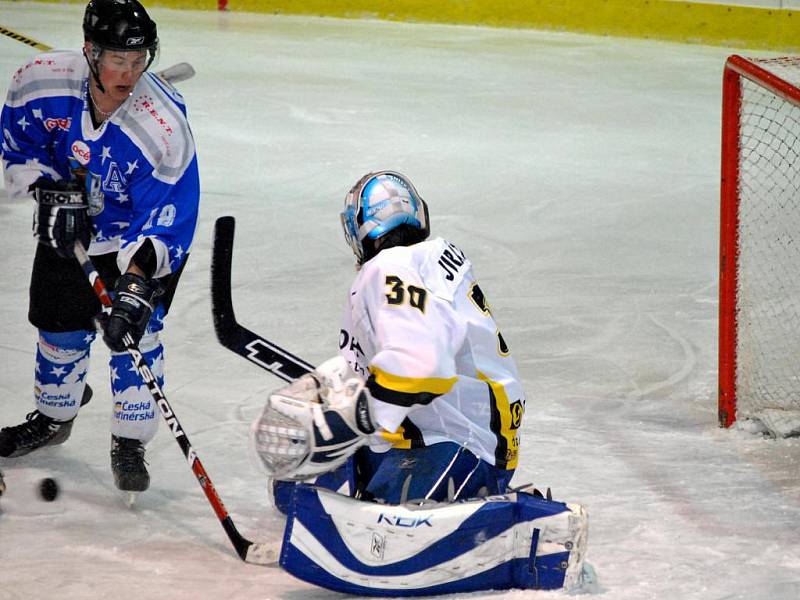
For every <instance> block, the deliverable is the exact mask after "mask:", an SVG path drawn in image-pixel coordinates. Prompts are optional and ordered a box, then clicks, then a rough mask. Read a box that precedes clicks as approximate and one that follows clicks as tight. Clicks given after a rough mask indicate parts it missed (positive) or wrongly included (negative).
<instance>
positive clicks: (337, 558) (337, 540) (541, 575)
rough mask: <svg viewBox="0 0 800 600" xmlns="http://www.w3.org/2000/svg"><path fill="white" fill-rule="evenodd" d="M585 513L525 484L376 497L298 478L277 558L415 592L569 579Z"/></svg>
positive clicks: (333, 581)
mask: <svg viewBox="0 0 800 600" xmlns="http://www.w3.org/2000/svg"><path fill="white" fill-rule="evenodd" d="M586 529H587V517H586V512H585V510H584V509H583V508H582V507H580V506H578V505H566V504H563V503H560V502H553V501H548V500H544V499H541V498H535V497H534V496H531V495H529V494H524V493H516V494H509V495H503V496H490V497H488V498H484V499H479V500H471V501H467V502H458V503H454V504H434V505H430V504H424V505H421V506H419V505H416V506H415V505H385V504H376V503H370V502H362V501H359V500H354V499H352V498H348V497H346V496H342V495H340V494H335V493H333V492H329V491H327V490H322V489H319V488H315V487H312V486H309V485H302V484H301V485H297V486H296V487H295V490H294V495H293V498H292V503H291V511H290V513H289V519H288V521H287V524H286V530H285V532H284V539H283V548H282V550H281V558H280V564H281V566H282V567H283V568H284V569H285V570H286V571H288V572H289V573H291V574H292V575H294V576H295V577H297V578H299V579H302V580H304V581H307V582H309V583H313V584H315V585H318V586H321V587H325V588H328V589H331V590H335V591H338V592H344V593H350V594H361V595H371V596H376V595H377V596H418V595H429V594H443V593H453V592H471V591H478V590H488V589H496V590H500V589H510V588H523V589H555V588H561V587H570V586H572V585H573V584H574V583H575V582H576V581H577V580H578V579H579V574H580V572H581V569H582V561H583V554H584V551H585V544H586Z"/></svg>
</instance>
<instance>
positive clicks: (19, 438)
mask: <svg viewBox="0 0 800 600" xmlns="http://www.w3.org/2000/svg"><path fill="white" fill-rule="evenodd" d="M91 397H92V388H90V387H89V386H88V385H87V386H86V387H85V388H84V390H83V398H81V406H83V405H84V404H86V403H88V402H89V400H90V399H91ZM73 421H75V417H73V418H71V419H70V420H68V421H56V420H55V419H51V418H50V417H48V416H47V415H43V414H42V413H40V412H39V411H38V410H35V411H33V412H31V413H28V414H27V416H26V417H25V422H24V423H21V424H19V425H14V426H13V427H4V428H3V429H1V430H0V456H5V457H10V458H13V457H15V456H23V455H25V454H28V453H29V452H33V451H34V450H36V449H37V448H42V447H44V446H56V445H58V444H63V443H64V442H66V441H67V439H69V434H70V433H72V423H73Z"/></svg>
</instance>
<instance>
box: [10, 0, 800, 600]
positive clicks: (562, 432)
mask: <svg viewBox="0 0 800 600" xmlns="http://www.w3.org/2000/svg"><path fill="white" fill-rule="evenodd" d="M81 10H82V8H81V7H80V6H65V5H42V4H29V3H18V2H14V3H8V2H0V15H1V16H0V23H1V24H2V25H4V26H6V27H9V28H11V29H14V30H16V31H19V32H22V33H24V34H27V35H29V36H31V37H33V38H36V39H39V40H41V41H43V42H45V43H48V44H51V45H54V46H57V47H70V48H77V47H79V45H80V43H81V41H82V38H81V33H80V17H81ZM152 12H153V15H154V16H155V18H156V19H157V21H158V25H159V34H160V38H161V40H162V53H161V59H160V65H161V66H162V67H165V66H168V65H169V64H172V63H174V62H178V61H190V62H192V63H193V64H194V66H195V68H196V70H197V76H196V77H195V78H194V79H192V80H191V81H187V82H185V83H183V84H181V85H180V89H181V90H182V92H183V93H184V95H185V97H186V99H187V102H188V105H189V110H190V119H191V124H192V126H193V130H194V133H195V136H196V140H197V145H198V155H199V160H200V167H201V178H202V189H203V195H202V213H201V219H200V225H199V229H198V231H197V237H196V240H195V244H194V247H193V251H192V256H191V259H190V261H189V264H188V266H187V269H186V272H185V273H184V276H183V279H182V281H181V285H180V288H179V290H178V294H177V297H176V299H175V302H174V305H173V309H172V312H171V314H170V316H169V319H168V324H167V330H166V334H165V336H164V338H165V343H166V347H167V364H166V371H167V385H166V393H167V396H168V397H169V400H170V402H171V403H172V404H173V407H174V408H175V411H176V413H177V414H178V417H179V418H180V420H181V422H182V424H183V425H184V427H185V429H186V431H187V433H188V435H189V439H190V440H191V441H192V443H193V445H194V447H195V449H196V451H197V452H198V454H199V456H200V459H201V460H202V461H203V463H204V465H205V467H206V469H207V471H208V473H209V475H210V476H211V478H212V480H213V482H214V483H215V484H216V487H217V489H218V491H219V493H220V495H221V496H222V498H223V500H224V502H225V504H226V506H227V508H228V509H229V510H230V512H231V514H232V516H233V519H234V521H235V523H236V526H237V527H238V528H239V530H240V531H241V532H242V533H243V534H244V535H245V536H248V537H250V538H251V539H255V540H258V541H271V542H272V541H274V542H275V543H277V542H278V540H279V538H280V534H281V531H282V520H281V518H279V517H278V516H277V515H276V514H275V513H274V512H273V511H272V510H271V509H270V508H269V507H268V505H267V503H266V498H265V492H264V482H263V478H262V477H261V475H260V473H259V471H258V470H257V469H256V467H255V465H254V464H253V463H251V461H250V459H249V457H248V450H247V434H248V426H249V423H250V421H251V419H252V418H253V416H254V415H255V414H256V412H257V411H258V410H259V409H260V407H261V406H262V403H263V399H264V396H265V394H266V393H267V392H268V391H269V390H271V389H273V388H275V387H277V386H278V385H279V384H280V382H279V381H278V380H277V379H275V378H273V377H272V376H270V375H268V374H266V373H265V372H263V371H260V370H259V369H257V368H256V367H254V366H253V365H251V364H249V363H248V362H246V361H244V360H242V359H241V358H239V357H238V356H236V355H234V354H232V353H230V352H229V351H227V350H225V349H224V348H223V347H222V346H220V345H219V344H218V343H217V342H216V340H215V337H214V333H213V330H212V324H211V314H210V301H209V258H210V257H209V250H210V244H211V230H212V225H213V222H214V220H215V218H216V217H218V216H221V215H226V214H231V215H234V216H235V217H237V219H238V232H237V239H236V249H235V257H234V290H233V294H234V301H235V304H236V309H237V313H238V317H239V319H240V321H241V322H243V323H244V324H245V325H247V326H248V327H249V328H251V329H253V330H255V331H257V332H259V333H261V334H262V335H265V336H266V337H268V338H270V339H272V340H274V341H275V342H277V343H278V344H281V345H283V346H284V347H286V348H287V349H289V350H290V351H293V352H294V353H296V354H299V355H300V356H302V357H304V358H305V359H306V360H308V361H310V362H315V363H316V362H319V361H322V360H324V359H326V358H328V357H330V356H332V355H333V354H335V352H336V349H337V338H338V318H339V313H340V305H341V303H342V302H343V301H344V299H345V295H346V293H347V289H348V287H349V283H350V279H351V278H352V276H353V274H354V272H353V261H352V256H351V254H350V251H349V249H348V247H347V246H346V245H345V243H344V241H343V239H342V235H341V232H340V229H339V217H338V211H339V209H340V206H341V202H342V200H343V198H344V194H345V192H346V191H347V189H348V187H349V186H350V185H351V184H352V183H353V182H354V181H355V180H356V179H358V177H359V176H361V175H362V174H363V173H365V172H367V171H369V170H373V169H383V168H393V169H397V170H400V171H402V172H404V173H406V174H408V175H409V176H410V177H411V178H412V179H413V181H414V182H415V183H416V184H417V186H418V187H419V189H420V190H421V192H422V194H423V195H424V197H425V198H426V199H427V200H428V202H429V204H430V208H431V213H432V221H433V228H434V231H435V232H436V233H437V234H441V235H443V236H445V237H447V238H449V239H451V240H452V241H454V242H455V243H457V244H458V245H460V246H461V247H462V248H463V249H464V250H465V251H466V252H467V254H468V255H469V256H470V257H471V258H472V260H473V262H474V263H475V264H476V267H477V274H478V276H479V278H480V281H481V283H482V287H483V288H484V290H485V291H486V292H487V296H488V297H489V299H490V301H491V303H492V306H493V308H494V310H495V314H496V317H497V320H498V322H499V324H500V326H501V330H502V332H503V334H504V336H505V338H506V340H507V341H508V343H509V345H510V347H511V348H512V350H513V352H514V354H515V356H516V359H517V363H518V366H519V368H520V371H521V375H522V377H523V379H524V382H525V387H526V389H527V393H528V397H529V401H528V412H527V415H526V422H525V425H524V430H523V439H524V445H523V449H522V451H523V455H522V465H521V467H520V468H519V469H518V471H517V474H516V476H515V482H516V483H519V484H521V483H526V482H533V483H535V484H536V485H537V486H539V487H541V488H546V487H551V488H552V489H553V493H554V494H555V497H556V498H557V499H562V500H568V501H571V502H580V503H582V504H584V505H586V506H587V507H588V509H589V513H590V524H591V528H590V541H589V551H588V561H589V562H590V563H591V564H592V565H593V566H594V568H595V569H596V571H597V574H598V576H599V587H598V588H597V589H595V590H594V591H593V592H592V593H591V594H590V596H594V597H597V598H598V599H599V598H603V599H604V600H605V599H609V600H610V599H613V600H642V599H649V598H656V599H673V598H681V599H696V600H709V599H714V600H721V599H728V598H770V599H773V600H784V599H785V600H794V599H796V598H798V597H800V479H799V478H798V471H799V470H800V441H798V440H783V441H774V440H768V439H764V438H761V437H757V436H753V435H751V434H747V433H745V432H743V431H737V430H732V431H728V430H721V429H719V428H718V427H717V424H716V382H717V378H716V351H717V341H716V335H717V257H718V249H717V244H718V241H717V240H718V218H719V210H718V189H719V146H720V107H721V99H720V88H721V85H720V84H721V75H722V67H723V63H724V60H725V58H726V56H727V55H729V54H730V53H732V50H729V49H725V48H713V47H706V46H697V45H695V46H684V45H677V44H667V43H659V42H651V41H642V40H622V39H615V38H603V37H588V36H578V35H571V34H559V33H541V32H534V31H521V30H502V29H488V28H479V27H449V26H432V25H422V24H414V25H410V24H397V23H384V22H375V21H369V20H364V21H348V20H332V19H318V18H292V17H279V16H257V15H244V14H218V13H215V12H177V11H168V10H157V9H153V11H152ZM33 54H34V50H33V49H31V48H29V47H27V46H25V45H23V44H20V43H18V42H16V41H13V40H11V39H9V38H7V37H2V38H0V73H1V74H2V82H3V83H2V85H4V86H5V85H7V81H8V80H10V76H11V74H12V72H13V70H14V69H16V68H17V67H18V66H20V65H21V64H23V63H24V62H25V61H26V60H27V59H28V58H29V57H31V56H32V55H33ZM2 92H3V94H2V95H3V96H4V95H5V87H4V88H2ZM2 196H3V198H2V203H0V265H1V268H2V283H1V284H0V285H2V288H1V291H0V299H2V302H0V364H2V370H1V371H0V373H2V376H1V377H0V387H1V389H2V401H0V424H2V425H11V424H15V423H18V422H20V421H21V420H22V419H23V418H24V416H25V413H27V412H28V411H31V410H33V408H34V407H33V402H32V393H31V388H32V381H33V363H34V344H35V342H36V333H35V331H34V329H33V328H32V327H31V326H30V325H29V324H28V323H27V320H26V310H27V282H28V277H29V270H30V265H31V258H32V255H33V250H34V242H33V240H32V239H31V234H30V222H31V206H30V205H29V204H27V203H23V204H19V203H15V204H12V203H11V202H9V201H8V199H7V198H6V197H5V193H4V192H3V193H2ZM106 358H107V351H106V350H105V349H104V348H103V347H102V344H101V343H100V342H98V343H96V344H95V350H94V355H93V370H92V372H91V375H90V377H89V381H90V383H91V385H92V386H93V387H94V389H95V390H96V393H95V397H94V399H93V400H92V402H91V404H89V405H88V406H87V407H85V408H84V409H83V410H82V411H81V413H80V416H79V417H78V419H77V421H76V425H75V428H74V430H73V434H72V438H71V439H70V440H69V442H68V443H67V444H65V445H63V446H60V447H57V448H51V449H46V450H44V451H41V452H38V453H34V454H31V455H29V456H27V457H23V458H19V459H14V460H4V461H3V462H2V463H1V464H0V466H1V467H2V469H3V471H4V472H5V474H6V480H7V484H8V487H9V489H8V492H7V494H6V495H5V496H4V497H3V498H2V499H1V500H0V505H1V506H2V509H1V510H2V514H0V598H2V599H3V600H11V599H14V600H17V599H19V600H23V599H24V600H28V599H30V598H42V599H51V598H52V599H58V600H69V599H85V598H93V599H99V598H113V599H114V600H128V599H130V600H142V599H156V598H158V599H161V598H164V599H170V600H183V599H186V600H189V599H192V600H194V599H206V598H208V599H218V598H225V599H226V600H239V599H247V600H251V599H264V598H282V599H285V600H300V599H310V598H338V597H340V596H339V595H337V594H334V593H332V592H326V591H324V590H320V589H315V588H312V587H311V586H308V585H306V584H304V583H302V582H300V581H298V580H296V579H294V578H292V577H291V576H289V575H287V574H285V573H283V572H281V571H279V570H276V569H269V568H264V567H257V566H251V565H247V564H244V563H242V562H241V561H240V560H239V559H238V558H237V556H236V555H235V554H234V553H233V551H232V549H231V547H230V545H229V543H228V540H227V538H226V536H225V534H224V532H223V531H222V529H221V527H220V525H219V523H218V522H217V519H216V517H215V515H214V513H213V512H212V510H211V508H210V506H209V505H208V503H207V501H206V499H205V497H204V496H203V494H202V491H201V489H200V487H199V486H198V484H197V482H196V481H195V479H194V477H193V475H192V473H191V472H190V470H189V467H188V465H187V464H186V462H185V460H184V458H183V456H182V454H181V452H180V450H179V448H178V447H177V444H176V443H175V441H174V440H173V438H172V436H171V435H169V433H168V432H167V431H166V428H164V427H163V426H162V428H161V431H160V433H159V435H158V437H157V438H156V439H155V440H154V442H153V443H152V444H151V445H150V446H149V448H148V460H149V463H150V471H151V473H152V478H153V481H152V486H151V489H150V491H148V492H147V493H145V494H142V495H141V496H140V498H139V500H138V502H137V504H136V506H135V507H134V508H133V509H132V510H129V509H128V508H126V506H125V505H124V502H123V499H122V498H121V497H120V495H119V493H118V492H117V491H116V490H115V488H114V485H113V482H112V478H111V474H110V471H109V458H108V447H109V420H110V410H111V407H110V402H109V392H108V387H107V368H106V365H105V361H106ZM46 476H50V477H55V478H56V479H57V480H58V481H59V482H60V483H61V488H62V489H61V495H60V497H59V498H58V500H57V501H55V502H53V503H50V504H47V503H44V502H42V501H40V500H38V499H37V498H36V494H35V485H36V482H37V481H38V480H39V479H41V478H42V477H46ZM563 596H564V595H563V593H561V592H532V591H528V592H522V591H517V592H513V593H491V592H486V593H481V594H474V595H469V596H468V597H470V598H492V599H494V598H501V597H502V598H505V597H512V598H542V599H545V598H561V597H563Z"/></svg>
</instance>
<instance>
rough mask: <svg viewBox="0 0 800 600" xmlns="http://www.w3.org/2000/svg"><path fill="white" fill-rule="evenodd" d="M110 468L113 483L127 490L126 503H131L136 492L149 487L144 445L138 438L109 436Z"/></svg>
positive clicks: (124, 490)
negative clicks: (112, 474)
mask: <svg viewBox="0 0 800 600" xmlns="http://www.w3.org/2000/svg"><path fill="white" fill-rule="evenodd" d="M111 470H112V471H113V473H114V485H116V486H117V488H118V489H119V490H121V491H123V492H128V498H127V500H128V505H133V503H134V502H135V501H136V496H137V495H138V493H139V492H143V491H145V490H146V489H147V488H149V487H150V474H149V473H148V472H147V467H146V466H145V461H144V445H143V444H142V442H140V441H139V440H134V439H131V438H124V437H119V436H116V435H112V436H111Z"/></svg>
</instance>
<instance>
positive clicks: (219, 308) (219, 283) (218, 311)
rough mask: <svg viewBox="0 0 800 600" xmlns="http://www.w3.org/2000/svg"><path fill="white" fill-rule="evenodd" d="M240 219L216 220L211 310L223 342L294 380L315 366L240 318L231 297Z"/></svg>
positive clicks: (270, 369)
mask: <svg viewBox="0 0 800 600" xmlns="http://www.w3.org/2000/svg"><path fill="white" fill-rule="evenodd" d="M235 229H236V220H235V219H234V218H233V217H229V216H227V217H220V218H219V219H217V221H216V223H215V224H214V248H213V250H212V256H211V312H212V314H213V316H214V330H215V331H216V333H217V339H218V340H219V342H220V344H222V345H223V346H225V347H226V348H227V349H228V350H231V351H233V352H235V353H236V354H238V355H239V356H243V357H244V358H246V359H247V360H249V361H250V362H252V363H254V364H256V365H258V366H259V367H261V368H262V369H265V370H267V371H269V372H270V373H272V374H273V375H276V376H278V377H280V378H281V379H283V380H284V381H290V382H291V381H294V380H295V379H297V378H298V377H301V376H303V375H305V374H306V373H308V372H310V371H313V370H314V365H311V364H309V363H307V362H306V361H304V360H303V359H301V358H298V357H296V356H295V355H294V354H291V353H290V352H287V351H286V350H284V349H283V348H281V347H280V346H276V345H275V344H273V343H272V342H270V341H268V340H265V339H264V338H263V337H261V336H260V335H258V334H257V333H253V332H252V331H250V330H249V329H247V328H245V327H242V326H241V325H239V323H238V322H237V321H236V315H235V314H234V312H233V300H232V299H231V263H232V262H233V236H234V231H235Z"/></svg>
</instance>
